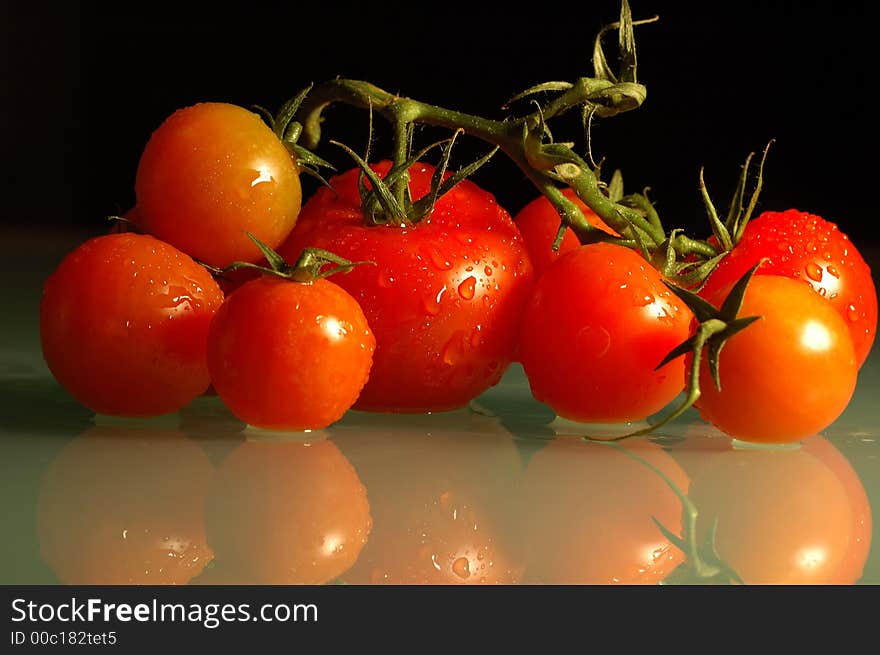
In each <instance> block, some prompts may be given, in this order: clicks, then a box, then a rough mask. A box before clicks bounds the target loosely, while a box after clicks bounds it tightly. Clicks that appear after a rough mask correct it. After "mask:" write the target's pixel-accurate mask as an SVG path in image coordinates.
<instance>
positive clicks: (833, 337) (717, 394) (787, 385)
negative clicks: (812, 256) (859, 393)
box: [697, 275, 858, 443]
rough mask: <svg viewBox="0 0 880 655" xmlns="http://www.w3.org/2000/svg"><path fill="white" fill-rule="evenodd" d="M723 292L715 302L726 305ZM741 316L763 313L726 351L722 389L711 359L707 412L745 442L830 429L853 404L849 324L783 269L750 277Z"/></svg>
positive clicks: (704, 387)
mask: <svg viewBox="0 0 880 655" xmlns="http://www.w3.org/2000/svg"><path fill="white" fill-rule="evenodd" d="M725 295H726V289H722V290H720V291H719V292H718V293H717V294H716V295H715V296H714V297H712V298H710V302H712V303H713V304H715V305H716V306H717V305H719V304H720V303H721V302H722V301H723V299H724V297H725ZM739 315H740V316H743V317H745V316H761V317H762V318H761V319H759V320H757V321H755V322H754V323H752V324H751V325H749V326H748V327H747V328H745V329H744V330H743V331H741V332H739V333H737V334H735V335H734V336H733V337H731V338H730V339H729V340H728V341H727V343H726V344H725V346H724V349H723V350H722V351H721V355H720V357H719V374H720V378H721V391H719V390H718V389H716V387H715V384H714V382H713V381H712V378H711V375H710V374H709V369H708V365H707V364H706V363H705V361H704V362H703V364H702V367H701V370H700V390H701V394H702V395H701V396H700V398H699V400H698V401H697V408H698V409H699V410H700V414H701V415H702V416H703V418H704V419H706V420H707V421H708V422H710V423H712V424H713V425H715V426H716V427H718V428H719V429H720V430H722V431H723V432H725V433H726V434H728V435H730V436H732V437H735V438H737V439H740V440H743V441H754V442H763V443H787V442H792V441H799V440H801V439H804V438H806V437H809V436H812V435H814V434H817V433H819V432H821V431H822V430H824V429H825V428H826V427H828V426H829V425H830V424H831V423H832V422H833V421H834V420H835V419H837V417H838V416H840V414H841V413H843V410H844V409H846V406H847V404H848V403H849V400H850V398H851V397H852V394H853V391H854V390H855V386H856V376H857V373H858V365H857V363H856V357H855V353H854V351H853V345H852V339H850V337H849V329H848V326H847V325H846V324H845V323H844V321H843V319H842V318H841V317H840V315H839V314H838V313H837V312H836V311H835V309H834V308H833V307H832V306H831V304H830V303H827V302H825V301H824V300H823V299H822V298H821V297H820V296H819V295H818V294H816V293H815V292H813V291H812V290H811V289H810V288H809V287H808V286H806V285H805V284H803V283H802V282H799V281H797V280H792V279H790V278H787V277H781V276H778V275H760V276H755V277H753V278H752V279H751V281H750V282H749V286H748V288H747V290H746V294H745V298H744V300H743V304H742V308H741V309H740V312H739Z"/></svg>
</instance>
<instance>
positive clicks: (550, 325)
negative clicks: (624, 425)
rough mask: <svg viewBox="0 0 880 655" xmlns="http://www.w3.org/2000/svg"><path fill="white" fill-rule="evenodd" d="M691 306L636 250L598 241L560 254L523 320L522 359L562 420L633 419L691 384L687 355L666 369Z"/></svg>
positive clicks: (685, 332) (540, 396) (686, 328)
mask: <svg viewBox="0 0 880 655" xmlns="http://www.w3.org/2000/svg"><path fill="white" fill-rule="evenodd" d="M691 319H692V314H691V311H690V310H689V309H688V308H687V306H685V304H684V303H683V302H682V301H681V300H679V299H678V297H677V296H675V295H674V294H673V293H672V292H671V291H670V290H669V289H668V288H667V287H666V286H665V285H664V284H663V280H662V278H661V277H660V274H659V273H658V272H657V271H656V270H655V269H654V268H652V267H651V265H650V264H648V262H646V261H645V260H644V259H643V258H642V257H641V256H640V255H639V254H638V253H637V252H635V251H633V250H629V249H628V248H624V247H621V246H616V245H611V244H605V243H598V244H594V245H589V246H581V247H579V248H576V249H575V250H572V251H570V252H567V253H565V254H564V255H563V256H561V257H560V258H559V259H557V260H556V261H555V262H554V263H553V265H552V266H550V268H548V269H547V271H546V272H545V273H544V275H543V276H542V277H541V279H540V280H538V282H537V285H536V288H535V293H534V295H533V296H532V298H531V301H530V302H529V304H528V305H527V307H526V310H525V315H524V318H523V327H522V337H521V340H520V350H519V357H520V361H521V362H522V364H523V368H524V369H525V372H526V375H527V376H528V379H529V386H530V387H531V390H532V393H533V394H534V396H535V398H536V399H537V400H539V401H541V402H544V403H546V404H548V405H549V406H550V407H552V408H553V409H554V410H555V411H556V413H557V414H558V415H560V416H562V417H563V418H567V419H571V420H575V421H588V422H608V423H613V422H625V421H632V420H638V419H643V418H645V417H647V416H649V415H651V414H653V413H655V412H658V411H659V410H661V409H662V408H663V407H664V406H666V405H667V404H668V403H670V402H671V401H672V400H673V399H674V398H675V397H676V396H677V395H678V394H679V393H680V392H681V390H682V389H683V388H684V363H683V361H682V359H677V360H674V361H672V362H669V363H668V364H666V365H664V366H662V367H661V368H659V369H657V368H656V367H657V365H658V364H660V362H661V361H663V358H664V357H665V356H666V355H667V353H669V351H671V350H672V349H673V348H675V347H676V346H678V345H679V344H680V343H682V342H683V341H684V340H685V339H687V338H688V336H689V332H690V324H691Z"/></svg>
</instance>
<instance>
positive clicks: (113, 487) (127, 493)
mask: <svg viewBox="0 0 880 655" xmlns="http://www.w3.org/2000/svg"><path fill="white" fill-rule="evenodd" d="M213 474H214V467H213V466H212V465H211V462H210V461H209V460H208V458H207V456H206V455H205V453H204V452H203V451H202V449H201V448H199V446H197V445H196V444H195V443H193V442H192V441H190V440H189V439H187V438H185V437H184V436H183V434H182V433H180V432H174V431H157V430H155V429H151V430H146V429H137V428H134V429H131V428H114V427H107V426H98V427H93V428H91V429H89V430H87V431H86V432H85V433H83V434H81V435H79V436H77V437H75V438H74V439H73V440H72V441H70V442H69V443H68V444H67V445H66V446H64V448H63V449H62V450H61V451H60V452H59V453H58V455H57V456H56V457H55V459H54V460H53V461H52V463H51V464H50V465H49V467H48V468H47V469H46V471H45V472H44V473H43V476H42V478H41V480H40V496H39V500H38V503H37V529H38V534H39V540H40V553H41V554H42V556H43V559H44V560H45V561H46V563H47V564H49V566H50V567H51V568H52V570H53V571H54V572H55V574H56V575H57V576H58V579H59V580H60V581H61V582H62V583H63V584H76V585H94V584H100V585H104V584H138V585H143V584H158V585H170V584H186V583H187V582H189V580H190V579H191V578H193V577H195V576H197V575H198V574H199V573H200V572H201V571H202V569H203V568H204V567H205V565H206V564H208V563H209V562H210V561H211V559H212V558H213V552H212V551H211V549H210V548H209V547H208V544H207V536H206V533H205V519H204V512H205V499H206V496H207V493H208V485H209V484H210V482H211V478H212V476H213Z"/></svg>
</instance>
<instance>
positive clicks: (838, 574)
mask: <svg viewBox="0 0 880 655" xmlns="http://www.w3.org/2000/svg"><path fill="white" fill-rule="evenodd" d="M701 432H702V431H701ZM800 449H801V450H802V451H803V452H805V453H808V454H809V455H810V456H812V457H814V458H815V459H816V460H818V461H819V462H820V463H821V464H822V466H823V467H825V468H826V469H827V471H829V472H831V473H832V474H833V475H834V476H836V477H837V479H838V481H839V482H840V483H841V485H842V486H843V490H844V492H845V494H846V497H847V503H848V505H849V509H850V512H851V515H852V519H853V520H852V524H851V525H850V526H849V528H848V529H847V530H846V534H848V535H849V545H848V547H846V549H845V550H844V555H843V557H842V558H841V560H840V562H839V565H838V566H837V568H836V569H834V570H833V571H832V568H833V567H832V566H831V565H823V567H822V568H823V572H822V573H821V574H820V576H819V577H820V578H821V581H822V583H827V584H842V585H849V584H855V583H856V582H858V580H859V579H860V578H861V577H862V573H863V571H864V567H865V563H866V562H867V560H868V554H869V552H870V550H871V538H872V532H871V531H872V520H871V506H870V502H869V500H868V496H867V494H866V492H865V487H864V484H863V483H862V481H861V480H860V479H859V476H858V474H857V473H856V472H855V470H854V469H853V467H852V465H851V464H850V463H849V461H848V460H847V458H846V456H845V455H844V454H843V453H842V452H840V450H838V448H837V447H836V446H835V445H834V444H833V443H832V442H831V441H830V440H828V439H827V438H825V437H822V436H819V435H816V436H812V437H809V438H807V439H804V441H803V442H802V443H801V444H800ZM736 450H738V449H735V448H734V446H733V442H732V441H731V440H730V439H729V438H727V437H726V436H725V435H724V434H723V433H721V432H716V433H715V434H714V435H711V436H707V435H706V434H689V435H688V436H687V437H686V438H685V440H684V441H683V442H681V443H678V444H676V445H674V446H673V448H672V449H671V454H672V456H673V457H674V458H675V459H676V461H678V462H679V463H680V464H681V465H682V468H684V470H685V471H686V472H687V473H688V475H690V476H691V479H692V480H694V481H696V480H700V485H703V484H704V483H705V484H710V483H711V481H712V477H711V476H713V475H715V474H714V473H713V472H712V468H713V467H714V466H716V465H718V463H719V462H725V463H726V464H724V465H725V466H740V465H741V466H751V465H752V464H751V463H750V461H751V460H749V459H748V456H746V458H745V459H743V460H741V459H738V456H737V455H733V454H732V453H733V452H736ZM797 457H799V456H790V455H785V454H784V455H783V456H782V457H779V458H777V460H776V461H783V460H785V459H786V458H787V459H793V460H794V461H795V462H798V461H799V460H798V459H797ZM757 459H758V460H760V456H758V458H757ZM808 459H809V458H808ZM767 461H768V462H771V463H772V462H773V461H774V460H772V459H769V458H767ZM787 466H788V465H782V464H780V465H779V468H780V472H782V471H785V470H788V469H787ZM768 467H769V466H768ZM792 468H793V469H794V468H795V467H792ZM719 470H723V469H719ZM809 470H811V471H813V475H817V474H816V471H815V468H814V467H812V466H810V469H809ZM826 475H827V474H826V472H822V474H821V476H820V477H821V478H822V479H823V480H825V479H826ZM781 477H785V476H781ZM720 484H722V483H720V482H719V485H720ZM762 484H766V485H769V484H770V482H769V480H767V481H765V482H764V483H762ZM805 484H811V479H806V480H802V481H798V480H796V479H795V478H794V475H792V476H791V477H785V479H781V480H780V489H777V490H774V491H772V492H770V491H769V489H768V490H767V491H768V492H769V493H772V494H773V497H774V498H776V497H777V494H780V492H781V493H782V496H783V497H784V498H785V499H787V500H788V499H790V498H791V497H795V496H796V494H797V493H798V487H799V486H800V485H805ZM831 486H832V487H834V485H831ZM742 488H743V487H736V488H735V489H730V490H728V491H729V493H731V494H733V495H734V496H736V495H737V494H738V493H739V490H740V489H742ZM745 488H746V489H749V488H750V487H749V486H748V484H746V485H745ZM835 488H836V487H835ZM764 489H766V487H764ZM698 492H699V489H698ZM715 493H718V494H721V493H723V491H722V490H721V489H718V490H717V491H716V492H715ZM759 493H760V492H759V491H758V490H755V491H754V492H752V491H749V492H748V493H746V494H745V496H746V497H747V498H749V502H751V503H753V505H751V507H750V509H752V510H753V511H754V512H755V521H756V522H760V521H762V520H763V519H762V518H760V517H762V516H764V515H765V514H771V515H772V513H773V511H776V510H771V509H770V508H763V507H762V506H761V504H762V502H763V503H765V504H772V503H771V502H769V501H768V500H767V499H766V498H765V499H764V500H763V501H761V500H760V496H759ZM787 500H786V502H787ZM838 500H839V498H838ZM773 502H775V501H773ZM805 502H806V501H805ZM828 507H829V504H828V503H826V502H824V501H822V502H817V503H816V506H815V507H814V510H813V511H814V512H815V513H816V514H817V515H819V516H818V517H813V518H811V519H810V520H809V524H810V525H811V526H812V529H815V528H816V525H817V522H818V521H817V518H818V519H819V520H821V518H822V516H823V515H824V512H826V511H828ZM699 509H700V508H699V507H698V510H699ZM707 509H711V508H707ZM801 510H802V511H804V512H806V511H807V509H806V508H805V507H801ZM778 511H782V510H778ZM834 511H837V512H843V510H841V509H840V507H838V508H837V509H836V510H834ZM843 513H844V514H845V512H843ZM707 518H711V517H707ZM795 520H797V519H796V518H791V519H787V521H795ZM755 529H757V528H755ZM772 536H774V537H776V538H777V541H775V542H768V543H767V544H765V546H764V547H765V548H766V550H767V552H768V553H769V554H771V557H773V558H775V559H776V561H777V563H778V562H782V561H784V559H785V556H784V554H780V552H779V550H777V549H778V548H781V547H786V545H787V547H790V544H791V541H789V539H788V535H787V534H786V532H784V526H780V531H779V532H778V533H777V532H774V533H773V535H772ZM735 538H736V536H735V535H734V536H733V537H732V539H735ZM753 538H755V539H757V537H753ZM800 538H802V539H803V541H804V542H805V543H808V542H809V541H811V540H812V541H814V542H816V543H819V542H821V541H823V539H824V540H827V538H824V537H820V538H818V539H816V538H813V539H811V538H810V537H809V536H804V534H803V533H801V535H800ZM754 548H755V551H754V553H752V554H753V555H754V557H759V551H758V550H757V548H758V547H757V545H754ZM801 564H804V562H803V561H802V562H801ZM802 572H803V571H802Z"/></svg>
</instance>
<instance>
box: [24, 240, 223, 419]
mask: <svg viewBox="0 0 880 655" xmlns="http://www.w3.org/2000/svg"><path fill="white" fill-rule="evenodd" d="M222 302H223V293H222V292H221V291H220V288H219V287H218V286H217V284H216V282H214V280H213V279H212V278H211V276H210V274H209V273H208V272H207V271H206V270H205V269H204V268H203V267H202V266H199V265H198V264H196V263H195V262H194V261H193V260H192V259H190V257H188V256H187V255H185V254H184V253H182V252H180V251H179V250H177V249H176V248H174V247H172V246H170V245H168V244H167V243H163V242H162V241H159V240H157V239H155V238H153V237H151V236H146V235H141V234H132V233H126V234H111V235H105V236H100V237H96V238H94V239H91V240H89V241H87V242H85V243H84V244H82V245H80V246H79V247H78V248H76V249H75V250H74V251H73V252H71V253H70V254H68V255H67V256H66V257H65V258H64V259H63V261H62V262H61V264H60V265H59V266H58V268H57V269H56V270H55V272H54V273H53V274H52V275H51V276H50V277H49V279H48V280H47V281H46V283H45V285H44V287H43V297H42V300H41V303H40V337H41V339H42V347H43V357H44V358H45V360H46V363H47V364H48V366H49V369H50V370H51V371H52V374H53V375H54V376H55V378H56V379H57V380H58V382H59V383H60V384H61V386H63V387H64V388H65V389H66V390H67V391H68V392H69V393H70V394H71V395H72V396H73V397H74V398H76V399H77V400H78V401H79V402H81V403H82V404H83V405H85V406H87V407H89V408H90V409H92V410H93V411H95V412H97V413H99V414H110V415H120V416H152V415H158V414H165V413H170V412H174V411H177V410H178V409H180V408H181V407H183V406H184V405H186V404H187V403H189V402H190V401H191V400H192V399H193V398H195V397H196V396H198V395H199V394H201V393H202V392H203V391H205V389H207V387H208V384H209V383H210V379H209V376H208V364H207V358H206V347H207V346H206V344H207V338H208V328H209V325H210V322H211V318H212V317H213V316H214V313H215V312H216V311H217V309H218V308H219V307H220V305H221V303H222Z"/></svg>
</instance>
